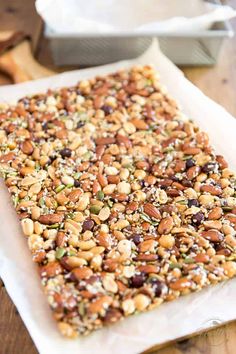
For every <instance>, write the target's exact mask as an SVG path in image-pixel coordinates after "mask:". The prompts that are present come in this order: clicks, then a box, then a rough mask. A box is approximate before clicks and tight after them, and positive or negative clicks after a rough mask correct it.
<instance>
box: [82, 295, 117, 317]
mask: <svg viewBox="0 0 236 354" xmlns="http://www.w3.org/2000/svg"><path fill="white" fill-rule="evenodd" d="M111 303H112V297H111V296H101V297H100V298H98V299H96V300H95V301H93V302H92V303H90V305H89V308H88V311H89V312H90V313H94V314H95V313H101V312H103V311H105V310H106V309H107V307H108V306H109V305H110V304H111Z"/></svg>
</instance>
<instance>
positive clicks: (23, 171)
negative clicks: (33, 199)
mask: <svg viewBox="0 0 236 354" xmlns="http://www.w3.org/2000/svg"><path fill="white" fill-rule="evenodd" d="M34 171H35V169H34V168H33V167H27V166H25V167H22V168H20V174H21V175H22V176H26V175H31V174H32V173H33V172H34Z"/></svg>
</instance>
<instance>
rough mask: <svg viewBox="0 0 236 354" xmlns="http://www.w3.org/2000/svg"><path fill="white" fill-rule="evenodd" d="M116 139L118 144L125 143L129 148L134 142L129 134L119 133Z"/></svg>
mask: <svg viewBox="0 0 236 354" xmlns="http://www.w3.org/2000/svg"><path fill="white" fill-rule="evenodd" d="M116 141H117V143H118V145H124V146H125V147H126V148H127V149H129V148H131V147H132V142H131V140H130V139H129V138H127V136H124V135H120V134H117V136H116Z"/></svg>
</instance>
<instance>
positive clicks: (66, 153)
mask: <svg viewBox="0 0 236 354" xmlns="http://www.w3.org/2000/svg"><path fill="white" fill-rule="evenodd" d="M60 154H61V157H63V159H64V158H65V157H71V154H72V151H71V149H68V148H64V149H62V150H61V151H60Z"/></svg>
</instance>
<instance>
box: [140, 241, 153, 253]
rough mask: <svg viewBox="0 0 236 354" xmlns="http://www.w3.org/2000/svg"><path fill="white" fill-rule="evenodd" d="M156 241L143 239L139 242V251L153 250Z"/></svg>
mask: <svg viewBox="0 0 236 354" xmlns="http://www.w3.org/2000/svg"><path fill="white" fill-rule="evenodd" d="M156 245H157V242H156V241H154V240H145V241H143V242H141V243H140V244H139V249H140V251H141V252H148V251H149V252H154V250H155V247H156Z"/></svg>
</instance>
